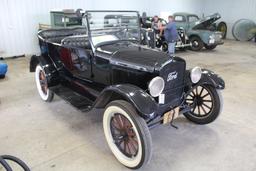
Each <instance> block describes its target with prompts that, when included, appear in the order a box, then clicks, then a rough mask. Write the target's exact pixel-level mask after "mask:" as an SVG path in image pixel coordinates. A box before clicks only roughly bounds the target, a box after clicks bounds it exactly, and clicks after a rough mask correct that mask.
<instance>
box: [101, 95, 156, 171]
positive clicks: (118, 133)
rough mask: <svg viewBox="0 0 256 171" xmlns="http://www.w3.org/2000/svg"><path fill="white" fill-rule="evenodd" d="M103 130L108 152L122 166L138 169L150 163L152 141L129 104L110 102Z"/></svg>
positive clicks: (142, 121) (141, 119) (121, 101)
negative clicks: (109, 151)
mask: <svg viewBox="0 0 256 171" xmlns="http://www.w3.org/2000/svg"><path fill="white" fill-rule="evenodd" d="M103 128H104V134H105V137H106V140H107V143H108V145H109V148H110V150H111V151H112V153H113V154H114V156H115V157H116V158H117V160H118V161H119V162H120V163H122V164H123V165H124V166H126V167H128V168H131V169H138V168H140V167H141V166H143V165H144V164H147V163H148V162H149V161H150V158H151V154H152V140H151V135H150V132H149V129H148V126H147V124H146V122H145V120H144V119H143V118H141V117H140V116H139V115H138V114H137V112H136V110H135V109H134V107H133V106H132V105H131V104H130V103H128V102H126V101H123V100H117V101H113V102H111V103H110V104H109V105H108V106H107V107H106V109H105V112H104V116H103Z"/></svg>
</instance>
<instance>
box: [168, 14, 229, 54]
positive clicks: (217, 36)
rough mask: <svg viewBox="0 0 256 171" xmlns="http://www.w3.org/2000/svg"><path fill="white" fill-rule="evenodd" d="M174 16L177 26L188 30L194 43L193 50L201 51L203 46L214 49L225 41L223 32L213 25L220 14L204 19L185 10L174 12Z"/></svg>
mask: <svg viewBox="0 0 256 171" xmlns="http://www.w3.org/2000/svg"><path fill="white" fill-rule="evenodd" d="M173 16H174V20H175V22H176V25H177V27H183V28H184V29H185V30H186V33H187V35H188V37H189V40H190V42H191V43H192V47H191V49H192V50H194V51H199V50H201V49H202V48H203V47H205V48H206V49H209V50H213V49H215V48H216V47H217V46H218V45H222V44H223V43H224V42H223V40H222V38H223V36H222V32H219V31H216V30H215V28H214V26H213V25H214V23H215V22H216V21H217V20H218V19H220V18H221V16H220V14H218V13H215V14H213V15H210V16H207V17H204V18H202V19H200V18H199V17H198V16H197V15H195V14H189V13H184V12H179V13H174V14H173Z"/></svg>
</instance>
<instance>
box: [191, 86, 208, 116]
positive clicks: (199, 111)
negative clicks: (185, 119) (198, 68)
mask: <svg viewBox="0 0 256 171" xmlns="http://www.w3.org/2000/svg"><path fill="white" fill-rule="evenodd" d="M186 103H187V104H188V105H190V106H191V107H192V108H191V111H190V113H191V114H192V115H195V116H197V117H205V116H207V115H209V114H210V113H211V112H212V109H213V95H212V93H211V92H210V91H209V89H208V88H207V87H204V86H197V87H196V88H194V90H193V91H191V93H190V94H189V95H188V96H187V98H186Z"/></svg>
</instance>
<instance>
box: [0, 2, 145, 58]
mask: <svg viewBox="0 0 256 171" xmlns="http://www.w3.org/2000/svg"><path fill="white" fill-rule="evenodd" d="M70 8H73V9H77V8H82V9H84V10H86V9H97V10H100V9H105V10H107V9H109V10H110V9H113V10H114V9H122V10H139V11H143V10H146V9H147V4H145V3H143V2H142V1H137V0H122V1H120V0H107V1H99V0H97V1H96V0H43V1H39V0H1V2H0V56H3V57H9V56H16V55H22V54H36V53H38V52H39V47H38V41H37V37H36V35H37V30H38V24H39V23H46V24H49V23H50V13H49V12H50V10H52V9H70Z"/></svg>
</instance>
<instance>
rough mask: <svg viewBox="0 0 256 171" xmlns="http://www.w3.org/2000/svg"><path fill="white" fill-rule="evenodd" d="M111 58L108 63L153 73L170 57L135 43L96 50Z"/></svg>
mask: <svg viewBox="0 0 256 171" xmlns="http://www.w3.org/2000/svg"><path fill="white" fill-rule="evenodd" d="M97 50H98V51H100V52H103V53H105V54H108V55H110V56H111V58H110V63H112V64H113V65H119V66H122V67H128V68H133V69H137V70H141V71H147V72H154V71H155V69H157V68H161V66H162V65H164V64H165V63H166V62H168V61H169V60H170V57H169V56H168V55H167V54H166V53H164V52H161V51H158V50H153V49H149V48H146V47H143V46H141V45H138V44H135V43H124V42H123V43H116V44H111V45H105V46H101V47H100V48H98V49H97Z"/></svg>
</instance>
